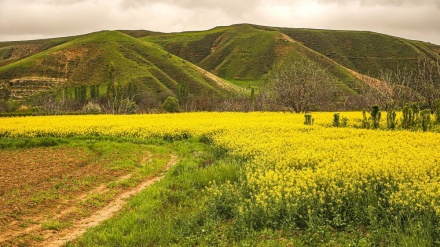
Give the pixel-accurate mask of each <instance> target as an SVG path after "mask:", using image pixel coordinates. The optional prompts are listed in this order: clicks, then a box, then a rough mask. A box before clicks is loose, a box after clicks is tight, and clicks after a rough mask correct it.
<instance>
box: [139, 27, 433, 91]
mask: <svg viewBox="0 0 440 247" xmlns="http://www.w3.org/2000/svg"><path fill="white" fill-rule="evenodd" d="M141 39H142V40H146V41H150V42H153V43H157V44H159V45H161V46H162V47H163V48H164V49H165V50H167V51H169V52H171V53H173V54H175V55H177V56H180V57H183V58H185V59H187V60H189V61H191V62H193V63H195V64H197V65H199V66H200V67H202V68H205V69H207V70H210V71H212V72H213V73H215V74H217V75H219V76H220V77H223V78H226V79H228V80H230V81H233V82H235V83H237V84H239V85H241V84H243V83H242V82H243V81H245V82H246V83H244V84H245V85H246V84H258V83H259V82H261V80H263V79H264V75H265V74H266V73H267V71H268V70H269V69H270V68H271V67H272V66H273V64H274V63H275V62H276V61H277V60H278V59H279V58H281V57H283V56H284V55H285V53H286V51H288V52H296V53H298V54H302V55H306V56H307V57H309V58H310V59H311V60H314V61H316V62H318V63H320V64H321V65H322V66H323V67H325V68H326V69H327V70H328V71H329V72H330V73H332V74H333V75H334V76H335V77H336V78H338V79H339V81H340V82H341V83H342V84H344V85H346V86H348V87H350V88H352V89H355V88H358V87H359V86H360V83H365V82H360V81H359V79H358V78H359V77H360V76H359V74H362V75H370V76H373V77H376V76H378V75H379V73H380V71H381V70H385V69H390V70H396V69H397V68H399V67H400V68H403V67H405V66H406V67H408V68H409V69H413V68H415V67H416V66H417V61H418V58H419V56H420V54H426V55H428V56H430V57H431V58H433V59H435V58H438V57H440V46H438V45H434V44H430V43H425V42H420V41H411V40H406V39H402V38H397V37H393V36H388V35H384V34H379V33H373V32H359V31H333V30H314V29H294V28H275V27H264V26H256V25H248V24H239V25H233V26H229V27H218V28H214V29H211V30H208V31H200V32H184V33H176V34H158V35H149V36H147V37H144V38H141Z"/></svg>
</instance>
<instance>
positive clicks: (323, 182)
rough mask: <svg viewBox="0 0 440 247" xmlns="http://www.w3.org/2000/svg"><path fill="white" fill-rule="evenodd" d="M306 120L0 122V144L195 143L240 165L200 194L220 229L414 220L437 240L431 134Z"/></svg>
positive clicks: (262, 116)
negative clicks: (20, 140)
mask: <svg viewBox="0 0 440 247" xmlns="http://www.w3.org/2000/svg"><path fill="white" fill-rule="evenodd" d="M342 115H344V116H347V117H348V119H349V122H351V123H355V122H357V121H358V120H356V119H361V117H362V114H361V113H359V112H357V113H343V114H342ZM313 117H314V124H313V125H311V126H305V125H304V115H301V114H290V113H184V114H167V115H131V116H109V115H94V116H53V117H26V118H4V119H0V136H2V137H37V136H56V137H68V136H78V135H97V136H117V137H136V138H139V137H140V138H149V137H163V138H170V139H173V138H176V139H179V138H180V139H182V138H185V137H186V136H196V137H203V138H205V139H207V140H208V141H209V142H210V143H212V146H213V148H215V149H218V150H223V151H224V152H227V155H231V156H234V157H237V158H239V159H240V160H241V161H242V166H241V171H240V174H241V175H240V177H239V179H238V180H237V181H230V182H229V183H227V184H221V185H217V184H215V183H213V184H212V185H211V186H209V187H208V188H207V193H208V194H209V195H210V200H209V203H208V208H209V210H211V211H212V213H213V215H214V216H216V217H219V218H220V219H223V220H225V222H230V221H231V220H233V222H234V224H236V225H237V226H241V227H245V228H250V229H257V230H258V229H265V228H271V229H280V228H283V227H298V228H300V229H306V228H310V227H313V226H315V225H327V226H331V227H332V228H334V229H338V230H344V229H347V228H364V227H367V228H368V227H370V226H373V225H398V226H400V227H403V228H405V227H406V226H407V225H409V224H410V223H411V222H412V221H417V222H422V224H424V228H425V229H427V230H426V231H428V233H427V234H428V237H429V238H430V241H432V242H434V241H438V240H440V232H439V219H440V191H439V189H440V176H439V175H440V152H439V147H440V134H439V133H433V132H410V131H384V130H367V129H358V128H333V127H330V126H331V121H332V117H333V113H313ZM424 237H426V236H425V235H424Z"/></svg>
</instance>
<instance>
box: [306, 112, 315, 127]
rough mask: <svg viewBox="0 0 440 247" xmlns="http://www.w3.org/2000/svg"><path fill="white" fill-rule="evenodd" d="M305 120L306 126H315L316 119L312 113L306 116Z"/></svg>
mask: <svg viewBox="0 0 440 247" xmlns="http://www.w3.org/2000/svg"><path fill="white" fill-rule="evenodd" d="M304 118H305V121H304V124H305V125H313V122H314V119H313V117H312V114H311V113H306V114H304Z"/></svg>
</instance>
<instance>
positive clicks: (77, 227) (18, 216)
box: [0, 147, 176, 246]
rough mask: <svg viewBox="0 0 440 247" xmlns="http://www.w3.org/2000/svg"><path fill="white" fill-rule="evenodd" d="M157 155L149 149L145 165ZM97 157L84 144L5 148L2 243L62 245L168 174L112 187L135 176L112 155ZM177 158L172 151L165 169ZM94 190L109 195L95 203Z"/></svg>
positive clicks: (0, 184) (0, 175)
mask: <svg viewBox="0 0 440 247" xmlns="http://www.w3.org/2000/svg"><path fill="white" fill-rule="evenodd" d="M110 158H111V157H110ZM115 158H116V157H115ZM152 158H153V157H152V155H151V154H149V153H148V154H145V153H144V154H142V155H141V157H139V162H140V163H141V164H142V165H145V164H146V163H149V162H151V160H152ZM96 161H97V157H96V155H95V154H93V153H90V152H87V151H86V150H83V149H82V148H71V147H56V148H33V149H27V150H12V151H11V150H9V151H0V246H37V245H40V246H61V245H62V244H63V243H64V242H66V241H69V240H71V239H74V238H76V237H78V236H79V235H81V234H82V233H83V232H84V231H85V230H86V229H87V228H89V227H91V226H95V225H97V224H98V223H99V222H101V221H103V220H105V219H108V218H109V217H111V216H112V215H113V214H114V213H116V212H117V211H118V210H120V209H121V208H122V205H123V204H124V202H125V200H126V199H127V198H128V197H130V196H131V195H134V194H136V193H138V192H139V191H140V190H142V189H143V188H145V187H147V186H148V185H150V184H152V183H154V182H155V181H157V180H158V179H160V178H161V176H162V174H155V175H151V176H150V177H148V178H146V179H144V180H142V181H141V182H140V184H139V185H137V186H135V187H124V186H119V187H117V188H112V187H111V186H109V184H110V183H115V182H120V181H124V180H130V179H131V177H132V173H129V172H128V171H126V170H112V169H106V168H105V166H103V165H101V164H102V163H103V162H106V160H103V159H101V160H99V162H98V163H97V162H96ZM175 162H176V158H175V156H171V159H170V161H169V162H168V164H167V165H166V166H165V167H164V168H163V170H166V169H167V168H168V166H169V165H171V164H174V163H175ZM94 195H98V196H99V195H106V196H107V197H108V198H104V199H102V200H99V201H98V202H99V203H97V204H93V200H91V199H90V198H92V199H93V196H94ZM90 201H91V202H92V203H91V202H90ZM46 222H60V224H61V227H60V228H59V229H55V228H56V225H55V227H51V225H49V227H48V226H47V225H46V227H44V224H45V223H46Z"/></svg>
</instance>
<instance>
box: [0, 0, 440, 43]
mask: <svg viewBox="0 0 440 247" xmlns="http://www.w3.org/2000/svg"><path fill="white" fill-rule="evenodd" d="M238 23H251V24H258V25H264V26H273V27H291V28H317V29H333V30H359V31H373V32H379V33H384V34H389V35H393V36H398V37H403V38H408V39H414V40H422V41H427V42H431V43H435V44H439V45H440V0H0V41H15V40H30V39H41V38H52V37H63V36H71V35H79V34H85V33H90V32H95V31H101V30H118V29H124V30H139V29H142V30H150V31H160V32H180V31H197V30H207V29H211V28H213V27H216V26H227V25H232V24H238Z"/></svg>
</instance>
